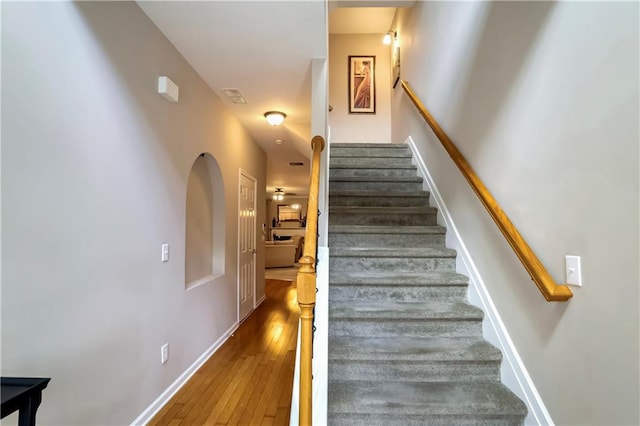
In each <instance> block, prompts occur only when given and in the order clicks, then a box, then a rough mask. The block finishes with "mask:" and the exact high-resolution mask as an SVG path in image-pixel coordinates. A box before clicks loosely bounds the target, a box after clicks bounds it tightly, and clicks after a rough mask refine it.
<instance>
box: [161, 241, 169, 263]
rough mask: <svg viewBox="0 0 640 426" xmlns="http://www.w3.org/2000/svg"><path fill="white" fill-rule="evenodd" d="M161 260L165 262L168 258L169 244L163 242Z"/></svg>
mask: <svg viewBox="0 0 640 426" xmlns="http://www.w3.org/2000/svg"><path fill="white" fill-rule="evenodd" d="M161 259H162V261H163V262H166V261H168V260H169V244H163V245H162V257H161Z"/></svg>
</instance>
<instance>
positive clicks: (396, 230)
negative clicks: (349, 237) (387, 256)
mask: <svg viewBox="0 0 640 426" xmlns="http://www.w3.org/2000/svg"><path fill="white" fill-rule="evenodd" d="M446 232H447V229H446V228H445V227H443V226H440V225H430V226H366V225H330V226H329V233H330V234H410V235H415V234H445V233H446Z"/></svg>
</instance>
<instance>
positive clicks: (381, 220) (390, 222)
mask: <svg viewBox="0 0 640 426" xmlns="http://www.w3.org/2000/svg"><path fill="white" fill-rule="evenodd" d="M329 225H377V226H425V225H427V226H432V225H437V216H436V213H420V214H394V213H390V214H384V215H371V214H366V213H342V212H334V211H331V210H330V211H329Z"/></svg>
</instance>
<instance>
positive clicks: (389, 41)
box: [382, 30, 398, 44]
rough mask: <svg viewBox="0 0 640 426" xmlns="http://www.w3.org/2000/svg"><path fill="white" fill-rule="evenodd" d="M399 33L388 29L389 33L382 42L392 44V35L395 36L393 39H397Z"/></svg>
mask: <svg viewBox="0 0 640 426" xmlns="http://www.w3.org/2000/svg"><path fill="white" fill-rule="evenodd" d="M397 35H398V34H397V33H396V32H395V31H393V30H389V31H387V33H386V34H385V35H384V37H383V38H382V43H383V44H391V37H393V39H395V38H396V37H397Z"/></svg>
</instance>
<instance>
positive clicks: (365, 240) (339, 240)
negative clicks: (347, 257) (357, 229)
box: [329, 231, 445, 248]
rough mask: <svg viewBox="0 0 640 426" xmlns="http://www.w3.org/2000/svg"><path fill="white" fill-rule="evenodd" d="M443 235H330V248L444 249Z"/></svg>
mask: <svg viewBox="0 0 640 426" xmlns="http://www.w3.org/2000/svg"><path fill="white" fill-rule="evenodd" d="M444 243H445V236H444V234H332V233H331V231H329V246H330V247H398V248H401V247H444Z"/></svg>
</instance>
